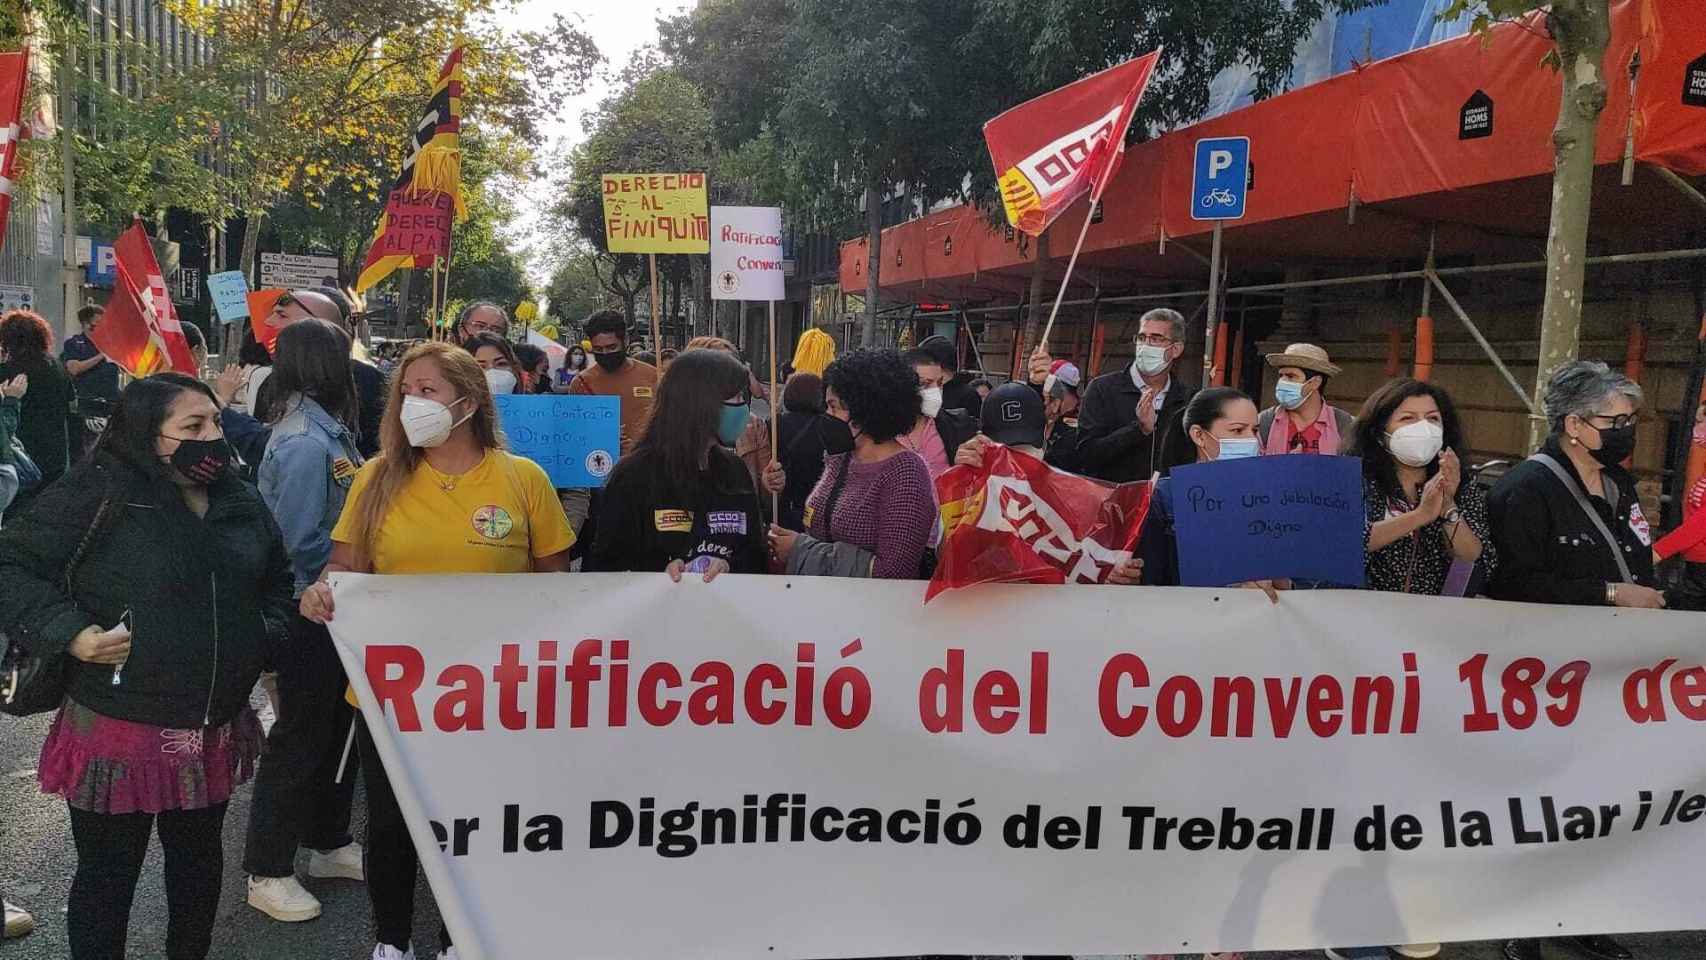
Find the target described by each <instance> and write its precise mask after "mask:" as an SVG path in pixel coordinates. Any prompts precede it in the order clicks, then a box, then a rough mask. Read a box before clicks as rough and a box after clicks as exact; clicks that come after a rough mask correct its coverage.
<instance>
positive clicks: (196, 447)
mask: <svg viewBox="0 0 1706 960" xmlns="http://www.w3.org/2000/svg"><path fill="white" fill-rule="evenodd" d="M172 439H177V438H175V437H174V438H172ZM169 459H170V462H171V464H172V466H173V468H175V469H176V470H177V471H178V472H179V473H181V474H183V475H184V476H186V477H189V478H190V479H191V480H194V481H195V482H196V483H212V482H213V480H214V478H215V477H217V476H219V474H221V473H223V472H224V470H225V468H226V467H229V466H230V465H231V445H230V444H228V443H226V442H225V438H224V437H220V438H219V439H217V440H178V449H176V450H173V451H172V456H171V457H170V458H169Z"/></svg>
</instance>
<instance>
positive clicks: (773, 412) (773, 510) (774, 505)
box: [770, 300, 782, 522]
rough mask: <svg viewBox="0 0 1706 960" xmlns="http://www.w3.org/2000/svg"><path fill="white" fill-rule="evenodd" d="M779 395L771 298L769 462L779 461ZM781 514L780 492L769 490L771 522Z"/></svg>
mask: <svg viewBox="0 0 1706 960" xmlns="http://www.w3.org/2000/svg"><path fill="white" fill-rule="evenodd" d="M780 397H781V394H780V393H778V392H777V391H776V301H774V300H771V301H770V462H771V463H778V462H780V459H779V457H778V456H777V451H776V446H777V443H778V440H777V435H776V430H777V426H776V421H777V420H778V419H780V417H781V408H780V407H779V406H778V404H779V403H781V400H780V399H779V398H780ZM781 516H782V495H781V494H780V493H777V492H775V491H771V493H770V519H771V520H772V522H780V521H779V519H778V518H780V517H781Z"/></svg>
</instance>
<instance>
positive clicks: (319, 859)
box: [308, 843, 367, 883]
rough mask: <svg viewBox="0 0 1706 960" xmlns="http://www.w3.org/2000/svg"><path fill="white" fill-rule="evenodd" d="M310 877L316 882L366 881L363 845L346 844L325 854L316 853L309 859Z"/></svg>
mask: <svg viewBox="0 0 1706 960" xmlns="http://www.w3.org/2000/svg"><path fill="white" fill-rule="evenodd" d="M308 875H309V876H310V877H313V878H315V879H316V880H354V881H355V882H357V883H360V882H362V881H363V880H366V879H367V875H366V874H365V873H363V872H362V869H361V844H359V843H346V844H344V845H343V846H341V847H339V848H337V849H336V850H328V851H327V852H325V853H321V852H320V851H318V850H316V851H314V852H313V853H312V854H311V855H310V856H309V857H308Z"/></svg>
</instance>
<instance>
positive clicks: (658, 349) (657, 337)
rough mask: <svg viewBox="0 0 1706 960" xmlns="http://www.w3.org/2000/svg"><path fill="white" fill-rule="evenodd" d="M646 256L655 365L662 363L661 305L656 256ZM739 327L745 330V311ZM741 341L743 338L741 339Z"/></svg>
mask: <svg viewBox="0 0 1706 960" xmlns="http://www.w3.org/2000/svg"><path fill="white" fill-rule="evenodd" d="M646 256H647V257H649V258H650V261H649V263H650V265H651V270H652V359H653V360H654V361H656V362H657V363H662V362H663V336H662V334H660V333H659V332H658V331H659V329H660V328H659V326H658V311H659V310H661V309H663V305H662V304H661V303H660V302H659V297H658V255H657V254H655V253H648V254H646ZM742 306H743V307H744V306H745V304H742ZM740 325H741V328H742V331H743V332H744V331H745V328H746V311H745V310H742V311H741V318H740ZM742 339H745V338H744V337H743V338H742Z"/></svg>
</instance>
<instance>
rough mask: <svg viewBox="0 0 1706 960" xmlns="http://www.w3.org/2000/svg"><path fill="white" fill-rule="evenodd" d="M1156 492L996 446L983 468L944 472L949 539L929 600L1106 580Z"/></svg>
mask: <svg viewBox="0 0 1706 960" xmlns="http://www.w3.org/2000/svg"><path fill="white" fill-rule="evenodd" d="M1150 493H1151V488H1150V484H1149V483H1147V482H1143V483H1126V484H1121V485H1120V486H1117V487H1115V486H1111V485H1109V484H1106V483H1102V482H1100V481H1097V480H1091V479H1089V478H1088V477H1080V476H1078V475H1076V474H1071V473H1067V472H1065V471H1063V470H1056V469H1054V468H1053V467H1050V466H1048V465H1047V464H1045V463H1043V462H1042V461H1041V460H1039V459H1037V458H1036V457H1033V456H1030V455H1028V454H1024V453H1020V452H1019V451H1017V450H1013V449H1011V448H1009V447H1004V446H1002V445H1000V444H995V443H992V444H988V445H987V446H985V447H984V448H983V467H982V468H980V469H979V468H972V467H966V466H958V467H954V468H952V469H951V470H949V471H948V472H947V473H944V474H942V475H941V476H940V477H938V478H936V499H937V502H939V503H940V504H941V505H942V507H941V510H942V529H943V531H944V536H943V538H942V546H941V548H940V549H939V550H938V551H937V560H936V573H935V575H934V576H933V577H932V578H931V579H930V588H929V590H928V591H927V592H926V593H925V595H924V602H926V603H929V602H930V601H931V600H932V599H934V598H935V597H936V595H937V594H939V593H941V592H942V591H944V590H952V589H955V588H957V587H969V586H971V585H973V584H978V583H1106V582H1107V579H1108V574H1110V573H1112V572H1113V569H1114V567H1116V566H1117V565H1118V564H1119V562H1120V561H1121V560H1124V559H1127V558H1129V557H1130V556H1131V553H1132V550H1133V549H1135V548H1136V546H1137V538H1138V535H1139V534H1140V533H1142V531H1143V521H1144V519H1145V518H1146V517H1147V516H1148V515H1149V498H1150Z"/></svg>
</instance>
